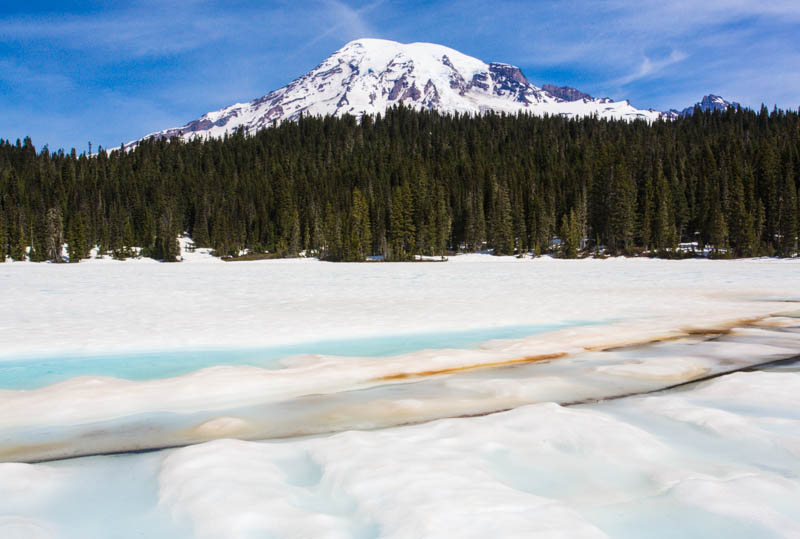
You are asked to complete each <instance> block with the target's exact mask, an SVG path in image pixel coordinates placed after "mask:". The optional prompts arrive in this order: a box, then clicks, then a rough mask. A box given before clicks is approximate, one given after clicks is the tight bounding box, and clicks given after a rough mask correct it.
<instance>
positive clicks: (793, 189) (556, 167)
mask: <svg viewBox="0 0 800 539" xmlns="http://www.w3.org/2000/svg"><path fill="white" fill-rule="evenodd" d="M798 179H800V117H799V115H798V113H797V112H794V111H781V110H777V109H775V110H772V111H769V110H767V109H766V108H764V107H762V108H761V110H760V111H752V110H733V109H730V110H728V111H726V112H719V111H717V112H702V111H700V110H699V109H696V110H695V113H694V114H692V115H691V116H687V117H685V118H680V119H677V120H674V121H656V122H653V123H647V122H645V121H639V120H637V121H622V120H602V119H598V118H596V117H587V118H580V119H569V118H563V117H559V116H554V117H553V116H551V117H535V116H530V115H517V116H507V115H497V114H488V115H485V116H478V117H473V116H465V115H455V116H451V115H440V114H438V113H436V112H429V111H422V112H419V111H413V110H411V109H408V108H404V107H402V106H398V107H395V108H393V109H390V110H387V111H386V113H385V114H384V115H378V116H375V117H370V116H367V117H364V118H363V119H362V120H361V121H358V120H356V119H355V118H353V117H350V116H346V117H343V118H334V117H324V118H321V117H304V118H301V119H300V120H299V121H297V122H287V123H283V124H281V125H278V126H275V127H270V128H267V129H264V130H261V131H259V132H257V133H255V134H252V135H246V134H244V133H242V132H237V133H234V134H231V135H228V136H225V137H224V138H220V139H210V140H206V141H203V140H192V141H188V142H184V141H181V140H179V139H177V138H175V139H172V140H164V139H160V140H159V139H150V140H145V141H142V142H140V143H139V144H138V145H136V147H135V148H133V149H125V148H122V147H121V148H119V149H116V150H113V151H105V150H101V151H99V152H98V153H97V154H95V155H93V156H89V155H86V154H80V155H79V154H77V153H76V152H75V150H72V151H71V152H70V153H66V152H64V151H57V152H50V151H49V149H48V148H47V147H45V148H43V149H42V150H41V151H38V152H37V150H36V148H35V147H34V145H33V142H32V141H31V140H30V139H29V138H26V139H24V141H19V140H17V141H16V142H14V143H12V142H11V141H6V140H2V139H0V261H3V260H5V259H6V258H11V259H14V260H22V259H25V258H26V257H28V258H29V259H30V260H32V261H44V260H55V261H58V260H60V259H61V252H62V246H63V245H65V244H66V245H67V250H68V255H69V260H70V262H74V261H79V260H81V259H82V258H85V257H87V256H88V254H89V251H90V249H92V248H95V247H96V248H97V249H98V250H99V253H100V254H103V255H108V256H114V257H117V258H126V257H130V256H134V255H143V256H151V257H153V258H157V259H161V260H165V261H170V260H176V258H177V257H178V255H179V249H178V244H177V240H176V238H177V237H178V235H179V234H182V233H188V234H189V235H190V236H191V237H192V239H193V241H194V243H195V244H196V245H197V246H200V247H211V248H213V250H214V253H215V254H217V255H219V256H231V255H233V256H235V255H238V254H239V253H241V252H242V251H245V250H247V251H249V252H251V253H267V252H268V253H273V254H274V255H275V256H296V255H297V254H298V253H302V252H305V253H306V254H307V255H315V256H319V257H320V258H323V259H327V260H338V261H357V260H364V259H365V257H367V256H370V255H383V256H384V257H385V258H386V259H387V260H411V259H414V258H415V257H416V256H417V255H433V256H437V255H443V254H444V253H446V252H453V251H456V252H469V251H476V250H487V249H490V250H493V252H494V253H495V254H498V255H510V254H515V253H516V254H521V253H527V252H533V253H535V254H540V253H546V252H553V251H554V250H555V251H557V252H558V253H559V254H560V255H562V256H566V257H575V256H579V255H580V254H581V253H584V252H593V251H597V252H599V251H600V250H601V249H602V250H603V252H606V253H610V254H629V255H633V254H648V255H652V256H677V254H678V251H677V250H676V247H677V246H678V244H679V243H680V242H696V243H697V245H698V246H699V248H703V247H708V248H710V249H711V250H712V251H713V253H714V254H715V255H716V256H737V257H742V256H756V255H770V256H793V255H795V254H796V253H797V250H798V244H797V238H798V226H799V224H798V215H800V209H799V207H798V203H799V202H798ZM555 238H558V241H554V240H555Z"/></svg>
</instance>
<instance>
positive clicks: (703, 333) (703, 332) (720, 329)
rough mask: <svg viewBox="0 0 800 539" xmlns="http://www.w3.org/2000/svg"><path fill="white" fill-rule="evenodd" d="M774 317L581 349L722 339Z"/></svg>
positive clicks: (621, 348)
mask: <svg viewBox="0 0 800 539" xmlns="http://www.w3.org/2000/svg"><path fill="white" fill-rule="evenodd" d="M776 316H781V315H766V316H759V317H755V318H742V319H738V320H732V321H729V322H726V323H724V324H719V325H717V326H709V327H687V328H681V329H679V330H675V331H672V332H667V333H666V334H664V335H661V336H657V337H653V336H648V337H647V338H644V339H628V340H624V341H618V342H615V343H612V344H609V343H606V344H598V345H592V346H584V347H583V348H584V350H586V351H587V352H615V351H618V350H624V349H626V348H635V347H640V346H650V345H653V344H659V343H663V342H670V341H677V340H679V339H685V338H687V337H700V338H703V337H706V338H709V339H714V338H717V337H722V336H723V335H729V334H730V333H731V332H732V331H733V330H734V329H736V328H741V327H749V326H759V325H761V324H764V323H765V321H767V320H768V319H771V318H774V317H776ZM765 325H766V324H765Z"/></svg>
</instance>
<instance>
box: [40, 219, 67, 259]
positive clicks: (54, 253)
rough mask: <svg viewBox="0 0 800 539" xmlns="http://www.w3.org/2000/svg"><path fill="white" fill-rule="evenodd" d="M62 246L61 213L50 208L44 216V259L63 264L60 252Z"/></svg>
mask: <svg viewBox="0 0 800 539" xmlns="http://www.w3.org/2000/svg"><path fill="white" fill-rule="evenodd" d="M63 245H64V237H63V225H62V222H61V211H60V210H59V209H58V208H50V209H49V210H47V214H46V216H45V257H46V260H50V261H51V262H63V260H62V257H61V250H62V247H63Z"/></svg>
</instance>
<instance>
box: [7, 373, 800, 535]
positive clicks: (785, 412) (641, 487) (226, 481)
mask: <svg viewBox="0 0 800 539" xmlns="http://www.w3.org/2000/svg"><path fill="white" fill-rule="evenodd" d="M798 410H800V373H796V372H781V373H768V372H752V373H737V374H733V375H728V376H725V377H722V378H718V379H715V380H712V381H709V382H705V383H703V384H700V385H699V386H696V387H694V388H691V389H688V390H683V391H679V392H677V391H675V392H669V393H664V394H660V395H657V396H649V397H633V398H626V399H622V400H618V401H614V402H609V403H601V404H595V405H583V406H577V407H562V406H558V405H556V404H552V403H544V404H537V405H532V406H525V407H521V408H518V409H515V410H512V411H509V412H504V413H499V414H494V415H490V416H485V417H477V418H461V419H445V420H440V421H435V422H431V423H427V424H423V425H417V426H411V427H396V428H391V429H384V430H379V431H367V432H358V431H351V432H344V433H339V434H335V435H331V436H323V437H314V438H302V439H291V440H285V441H273V442H244V441H236V440H218V441H214V442H209V443H204V444H200V445H195V446H191V447H186V448H182V449H176V450H167V451H162V452H158V453H150V454H144V455H127V456H116V457H91V458H84V459H76V460H70V461H63V462H58V463H49V464H36V465H28V464H0V477H2V478H3V481H0V494H2V495H0V515H4V516H2V517H0V536H2V537H58V538H73V537H88V536H94V537H99V536H114V537H120V538H126V537H141V536H146V537H171V538H181V537H201V538H251V537H276V538H305V537H322V538H350V537H356V538H359V537H360V538H373V537H380V538H422V537H443V536H447V537H457V538H473V537H474V538H482V537H487V536H496V537H503V538H506V537H512V538H515V537H519V538H522V537H539V538H551V537H552V538H562V537H563V538H573V537H586V538H594V537H598V538H600V537H615V538H639V537H654V538H661V537H664V538H666V537H685V538H700V537H712V536H713V537H727V538H740V537H746V538H751V537H759V538H761V537H797V536H799V535H800V513H798V512H797V503H798V500H800V470H798V468H797V458H798V454H797V446H798V434H797V433H798V432H800V414H799V413H798ZM719 416H724V417H726V418H728V421H727V422H726V423H724V424H722V423H721V422H720V421H718V420H717V419H716V418H717V417H719ZM709 418H711V419H709ZM725 425H729V427H725ZM723 427H725V428H723ZM109 477H115V478H125V479H124V480H119V479H118V480H117V481H108V480H107V478H109ZM120 501H122V502H120ZM99 515H102V517H101V516H99ZM15 534H16V535H15Z"/></svg>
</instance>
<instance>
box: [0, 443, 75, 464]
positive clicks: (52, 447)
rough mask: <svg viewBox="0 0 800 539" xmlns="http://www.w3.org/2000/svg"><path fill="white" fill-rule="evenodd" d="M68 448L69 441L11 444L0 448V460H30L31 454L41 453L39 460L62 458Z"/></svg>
mask: <svg viewBox="0 0 800 539" xmlns="http://www.w3.org/2000/svg"><path fill="white" fill-rule="evenodd" d="M70 450H71V444H70V443H69V442H51V443H42V444H22V445H12V446H8V447H3V448H2V449H0V462H32V460H31V455H42V458H41V459H40V460H45V459H47V460H51V459H53V458H63V456H64V455H69V453H70Z"/></svg>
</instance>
